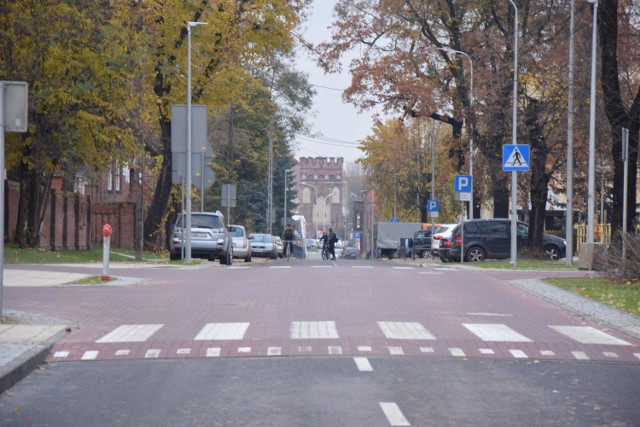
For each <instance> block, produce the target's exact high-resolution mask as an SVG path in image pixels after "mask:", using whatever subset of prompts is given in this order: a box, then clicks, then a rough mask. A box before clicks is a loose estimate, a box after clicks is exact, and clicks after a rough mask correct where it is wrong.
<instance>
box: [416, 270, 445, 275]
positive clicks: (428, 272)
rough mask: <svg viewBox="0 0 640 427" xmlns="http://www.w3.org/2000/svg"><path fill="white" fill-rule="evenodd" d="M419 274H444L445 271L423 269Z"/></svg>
mask: <svg viewBox="0 0 640 427" xmlns="http://www.w3.org/2000/svg"><path fill="white" fill-rule="evenodd" d="M418 274H437V275H441V274H444V273H440V272H437V271H421V272H419V273H418Z"/></svg>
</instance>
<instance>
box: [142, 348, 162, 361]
mask: <svg viewBox="0 0 640 427" xmlns="http://www.w3.org/2000/svg"><path fill="white" fill-rule="evenodd" d="M158 357H160V349H159V348H152V349H149V350H147V352H146V353H145V354H144V358H145V359H157V358H158Z"/></svg>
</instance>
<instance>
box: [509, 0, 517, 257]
mask: <svg viewBox="0 0 640 427" xmlns="http://www.w3.org/2000/svg"><path fill="white" fill-rule="evenodd" d="M509 3H511V5H512V6H513V13H514V24H513V115H512V119H511V128H512V131H511V144H513V145H516V144H517V143H518V136H517V135H518V132H517V124H518V7H517V6H516V4H515V3H514V2H513V0H509ZM517 187H518V172H515V171H512V172H511V263H513V266H514V268H515V265H516V257H517V250H518V246H517V245H518V239H517V231H518V229H517V216H518V199H517V197H516V190H517Z"/></svg>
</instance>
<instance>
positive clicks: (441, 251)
mask: <svg viewBox="0 0 640 427" xmlns="http://www.w3.org/2000/svg"><path fill="white" fill-rule="evenodd" d="M449 250H451V236H449V237H446V238H445V237H443V238H442V239H440V246H439V247H438V257H439V258H440V261H442V262H451V258H449Z"/></svg>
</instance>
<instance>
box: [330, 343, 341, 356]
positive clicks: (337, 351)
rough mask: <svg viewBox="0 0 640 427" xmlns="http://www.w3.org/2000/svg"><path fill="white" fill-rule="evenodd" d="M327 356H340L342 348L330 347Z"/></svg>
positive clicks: (337, 346)
mask: <svg viewBox="0 0 640 427" xmlns="http://www.w3.org/2000/svg"><path fill="white" fill-rule="evenodd" d="M329 354H342V347H340V346H339V345H330V346H329Z"/></svg>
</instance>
